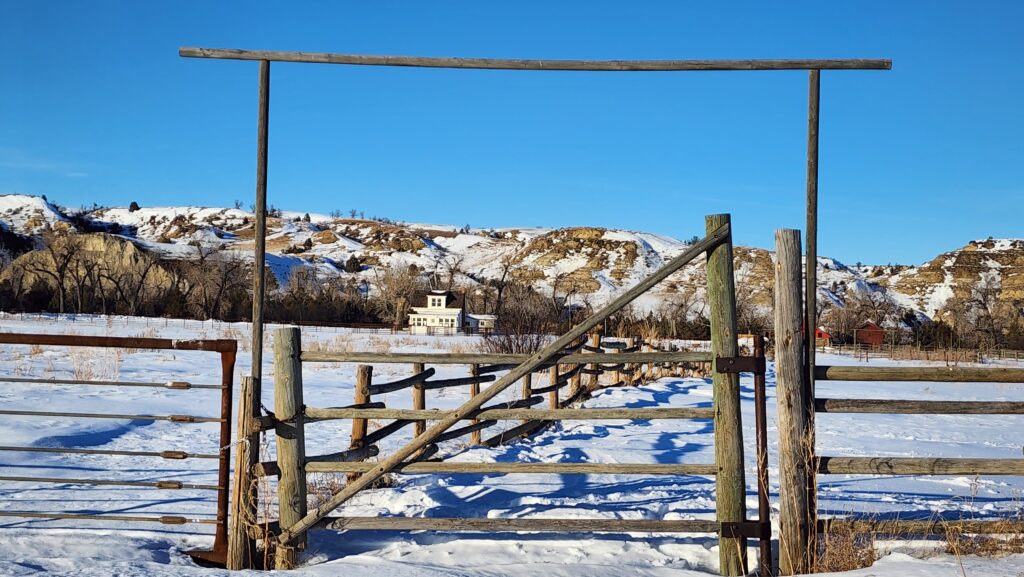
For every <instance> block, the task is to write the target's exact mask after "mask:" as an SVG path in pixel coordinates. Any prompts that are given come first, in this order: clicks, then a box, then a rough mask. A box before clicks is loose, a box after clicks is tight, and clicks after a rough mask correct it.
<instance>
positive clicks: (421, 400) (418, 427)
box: [412, 363, 427, 437]
mask: <svg viewBox="0 0 1024 577" xmlns="http://www.w3.org/2000/svg"><path fill="white" fill-rule="evenodd" d="M425 370H427V369H426V366H425V365H424V364H423V363H413V364H412V374H414V375H418V374H420V373H422V372H423V371H425ZM412 408H414V409H418V410H423V409H426V408H427V390H426V389H425V388H423V383H416V384H415V385H413V386H412ZM426 430H427V422H426V421H416V422H415V423H413V425H412V432H413V435H414V436H416V437H418V436H420V435H422V434H423V432H424V431H426Z"/></svg>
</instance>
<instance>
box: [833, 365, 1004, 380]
mask: <svg viewBox="0 0 1024 577" xmlns="http://www.w3.org/2000/svg"><path fill="white" fill-rule="evenodd" d="M814 375H815V378H816V379H817V380H819V381H872V382H873V381H929V382H937V383H1024V369H1013V368H988V367H832V366H825V365H822V366H818V367H815V371H814Z"/></svg>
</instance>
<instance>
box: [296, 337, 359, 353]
mask: <svg viewBox="0 0 1024 577" xmlns="http://www.w3.org/2000/svg"><path fill="white" fill-rule="evenodd" d="M303 346H304V347H307V348H306V350H309V351H314V352H329V353H351V352H352V351H353V350H354V347H353V346H352V338H351V337H350V336H349V335H337V336H335V337H334V338H332V339H330V340H327V341H324V340H311V341H309V343H304V344H303Z"/></svg>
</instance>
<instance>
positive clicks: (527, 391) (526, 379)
mask: <svg viewBox="0 0 1024 577" xmlns="http://www.w3.org/2000/svg"><path fill="white" fill-rule="evenodd" d="M532 396H533V373H526V374H525V375H523V400H526V399H529V398H530V397H532ZM529 422H530V421H529V420H526V421H523V424H524V425H525V424H526V423H529Z"/></svg>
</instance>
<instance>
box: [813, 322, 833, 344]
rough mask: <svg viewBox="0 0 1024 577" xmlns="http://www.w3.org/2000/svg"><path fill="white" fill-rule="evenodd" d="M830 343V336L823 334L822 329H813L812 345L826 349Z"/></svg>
mask: <svg viewBox="0 0 1024 577" xmlns="http://www.w3.org/2000/svg"><path fill="white" fill-rule="evenodd" d="M831 342H832V335H830V334H828V333H826V332H825V328H824V327H818V328H816V329H814V344H815V346H819V347H827V346H828V345H829V344H831Z"/></svg>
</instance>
